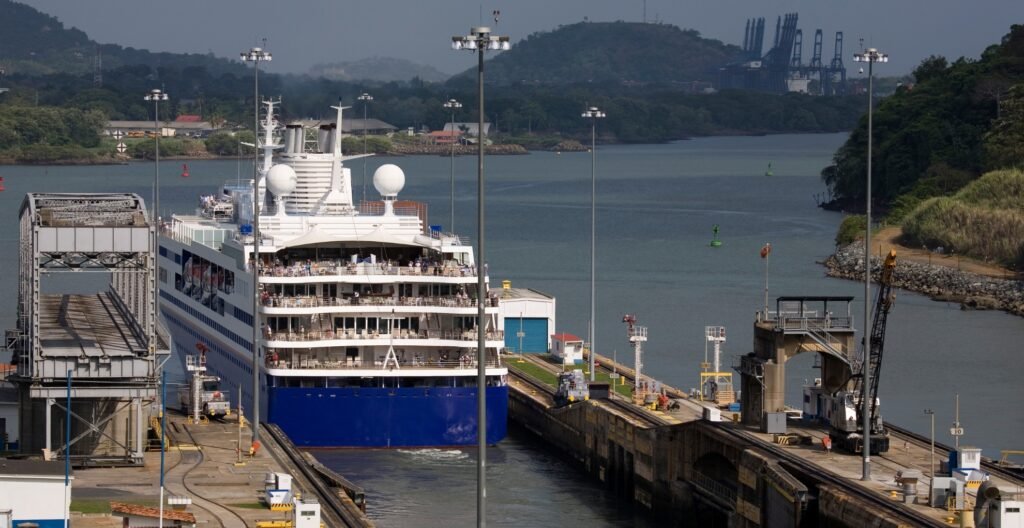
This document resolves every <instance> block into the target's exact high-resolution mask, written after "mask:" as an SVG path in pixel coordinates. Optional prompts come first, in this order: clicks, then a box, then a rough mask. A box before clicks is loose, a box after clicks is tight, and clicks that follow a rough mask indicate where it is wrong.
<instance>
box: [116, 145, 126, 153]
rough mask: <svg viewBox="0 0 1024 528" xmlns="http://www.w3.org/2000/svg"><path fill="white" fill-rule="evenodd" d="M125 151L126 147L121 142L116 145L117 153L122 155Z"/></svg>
mask: <svg viewBox="0 0 1024 528" xmlns="http://www.w3.org/2000/svg"><path fill="white" fill-rule="evenodd" d="M127 150H128V147H127V146H126V145H125V144H124V143H123V142H119V143H118V144H117V151H118V152H120V153H121V154H124V153H125V152H126V151H127Z"/></svg>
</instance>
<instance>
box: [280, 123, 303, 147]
mask: <svg viewBox="0 0 1024 528" xmlns="http://www.w3.org/2000/svg"><path fill="white" fill-rule="evenodd" d="M303 139H304V138H303V135H302V124H301V123H289V124H288V126H287V127H285V131H284V151H285V152H286V153H288V154H301V153H302V151H303V145H302V140H303Z"/></svg>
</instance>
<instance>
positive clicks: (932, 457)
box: [924, 409, 935, 497]
mask: <svg viewBox="0 0 1024 528" xmlns="http://www.w3.org/2000/svg"><path fill="white" fill-rule="evenodd" d="M924 413H925V414H927V415H928V416H929V417H930V418H931V420H932V436H931V444H932V445H931V455H929V458H928V476H929V477H931V480H932V481H935V411H933V410H931V409H925V410H924ZM928 496H929V497H931V492H928Z"/></svg>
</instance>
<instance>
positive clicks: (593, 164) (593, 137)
mask: <svg viewBox="0 0 1024 528" xmlns="http://www.w3.org/2000/svg"><path fill="white" fill-rule="evenodd" d="M583 117H584V118H586V119H589V120H590V325H589V327H590V328H589V330H590V336H589V337H590V381H594V378H595V375H596V373H595V372H594V367H595V365H596V364H595V361H594V354H595V352H594V350H595V348H594V341H595V340H596V339H597V319H596V314H595V311H596V310H595V308H594V306H595V301H594V291H595V289H596V277H597V272H596V269H597V120H598V119H601V118H603V117H605V113H604V112H602V111H601V110H599V109H598V108H597V107H596V106H591V107H589V108H587V110H586V111H585V112H583Z"/></svg>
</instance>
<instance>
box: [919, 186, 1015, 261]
mask: <svg viewBox="0 0 1024 528" xmlns="http://www.w3.org/2000/svg"><path fill="white" fill-rule="evenodd" d="M903 233H904V235H905V236H906V238H907V240H908V242H910V243H914V244H923V245H926V246H928V247H931V248H934V247H938V246H942V247H943V248H945V250H946V252H955V253H958V254H962V255H967V256H971V257H974V258H977V259H981V260H984V261H987V262H997V263H999V264H1002V265H1004V266H1009V267H1016V268H1021V267H1024V172H1021V171H1019V170H1006V171H995V172H990V173H988V174H986V175H984V176H982V177H981V178H979V179H978V180H975V181H974V182H972V183H971V184H969V185H968V186H967V187H964V188H963V189H961V190H960V191H959V192H957V193H956V194H955V195H953V196H952V197H940V198H931V199H929V200H925V201H924V202H922V203H921V204H920V205H919V206H918V207H917V208H916V209H914V210H913V211H912V212H911V213H910V214H908V215H907V217H906V219H905V220H904V222H903Z"/></svg>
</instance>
